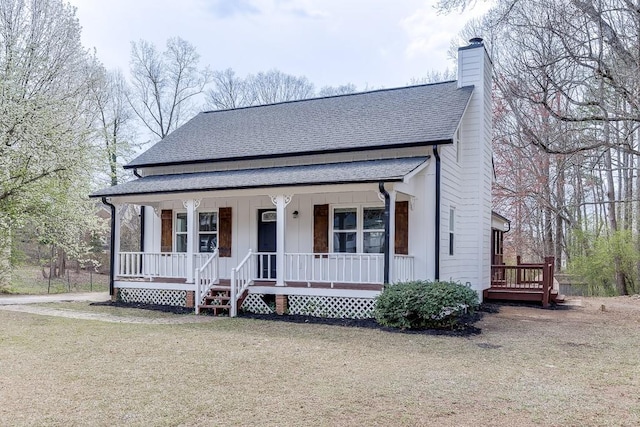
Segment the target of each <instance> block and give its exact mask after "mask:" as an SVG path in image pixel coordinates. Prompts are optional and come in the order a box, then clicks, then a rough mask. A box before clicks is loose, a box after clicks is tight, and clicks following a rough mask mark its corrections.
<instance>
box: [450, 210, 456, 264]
mask: <svg viewBox="0 0 640 427" xmlns="http://www.w3.org/2000/svg"><path fill="white" fill-rule="evenodd" d="M455 222H456V210H455V208H449V255H453V253H454V227H455Z"/></svg>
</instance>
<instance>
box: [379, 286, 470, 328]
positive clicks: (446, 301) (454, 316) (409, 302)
mask: <svg viewBox="0 0 640 427" xmlns="http://www.w3.org/2000/svg"><path fill="white" fill-rule="evenodd" d="M477 307H478V294H477V293H476V292H475V291H474V290H472V289H471V288H469V287H467V286H465V285H462V284H460V283H454V282H429V281H415V282H404V283H397V284H395V285H388V286H386V287H385V289H384V290H383V291H382V293H381V294H380V295H379V296H378V298H377V299H376V308H375V310H374V316H375V318H376V321H377V322H378V323H380V324H381V325H384V326H390V327H394V328H402V329H424V328H452V329H453V328H454V327H455V326H456V325H457V324H458V322H459V320H460V316H462V315H464V314H465V313H469V312H473V310H475V309H476V308H477Z"/></svg>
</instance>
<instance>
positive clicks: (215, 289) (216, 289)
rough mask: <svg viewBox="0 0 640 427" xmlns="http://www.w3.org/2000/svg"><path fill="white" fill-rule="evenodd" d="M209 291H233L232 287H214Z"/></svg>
mask: <svg viewBox="0 0 640 427" xmlns="http://www.w3.org/2000/svg"><path fill="white" fill-rule="evenodd" d="M209 290H210V292H224V291H227V292H229V291H231V286H224V285H214V286H212V287H211V288H210V289H209Z"/></svg>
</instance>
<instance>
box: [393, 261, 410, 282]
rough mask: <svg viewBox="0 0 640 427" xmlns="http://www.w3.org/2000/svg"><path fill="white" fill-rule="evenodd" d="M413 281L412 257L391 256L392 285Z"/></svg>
mask: <svg viewBox="0 0 640 427" xmlns="http://www.w3.org/2000/svg"><path fill="white" fill-rule="evenodd" d="M410 280H415V278H414V276H413V257H412V256H409V255H394V256H393V279H392V282H393V283H398V282H408V281H410Z"/></svg>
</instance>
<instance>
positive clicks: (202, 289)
mask: <svg viewBox="0 0 640 427" xmlns="http://www.w3.org/2000/svg"><path fill="white" fill-rule="evenodd" d="M218 259H219V256H218V248H216V249H215V250H214V251H213V253H212V254H211V256H210V257H209V258H208V259H207V261H206V262H205V263H204V264H202V267H200V268H196V271H195V282H196V283H195V284H196V286H195V292H194V296H193V305H194V306H195V311H196V314H199V313H200V304H202V300H203V298H204V296H205V295H206V294H207V292H209V290H210V289H211V288H212V287H214V286H215V285H217V284H218V283H220V275H219V274H218V271H219V269H218Z"/></svg>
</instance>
